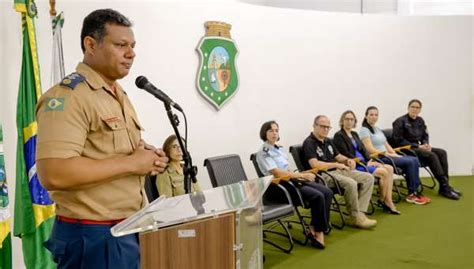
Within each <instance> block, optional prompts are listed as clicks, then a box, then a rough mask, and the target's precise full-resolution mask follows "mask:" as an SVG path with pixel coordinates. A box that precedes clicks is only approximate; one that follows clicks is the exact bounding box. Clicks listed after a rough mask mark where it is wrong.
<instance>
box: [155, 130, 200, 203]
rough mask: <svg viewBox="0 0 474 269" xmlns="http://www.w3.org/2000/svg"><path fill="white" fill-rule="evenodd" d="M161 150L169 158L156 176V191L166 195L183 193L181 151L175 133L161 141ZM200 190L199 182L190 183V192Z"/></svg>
mask: <svg viewBox="0 0 474 269" xmlns="http://www.w3.org/2000/svg"><path fill="white" fill-rule="evenodd" d="M163 151H164V152H165V153H166V156H168V158H169V163H168V167H167V168H166V169H165V171H163V173H161V174H158V176H157V177H156V187H157V188H158V193H159V194H160V196H161V195H166V196H167V197H171V196H177V195H183V194H185V193H186V192H185V190H184V173H183V164H182V161H183V152H182V151H181V147H180V146H179V143H178V139H177V137H176V135H170V136H168V138H166V140H165V142H164V143H163ZM196 191H201V187H200V186H199V184H198V183H197V182H196V183H192V185H191V192H196Z"/></svg>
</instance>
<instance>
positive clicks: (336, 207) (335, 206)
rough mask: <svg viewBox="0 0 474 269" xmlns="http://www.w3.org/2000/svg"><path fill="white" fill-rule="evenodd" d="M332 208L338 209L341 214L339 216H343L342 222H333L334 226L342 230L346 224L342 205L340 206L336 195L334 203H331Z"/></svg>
mask: <svg viewBox="0 0 474 269" xmlns="http://www.w3.org/2000/svg"><path fill="white" fill-rule="evenodd" d="M331 210H333V211H336V212H337V213H338V214H339V217H340V218H341V224H340V225H339V224H334V223H332V222H331V225H332V226H334V227H335V228H337V229H339V230H341V229H342V228H344V226H345V225H346V223H345V221H344V214H343V213H342V210H341V207H340V206H339V202H338V201H337V199H336V197H333V203H332V204H331Z"/></svg>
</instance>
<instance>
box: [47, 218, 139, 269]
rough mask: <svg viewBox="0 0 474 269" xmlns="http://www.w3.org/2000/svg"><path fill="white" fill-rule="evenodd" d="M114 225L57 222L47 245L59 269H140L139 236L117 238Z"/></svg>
mask: <svg viewBox="0 0 474 269" xmlns="http://www.w3.org/2000/svg"><path fill="white" fill-rule="evenodd" d="M112 226H113V225H88V224H80V223H67V222H62V221H59V220H58V219H56V221H55V222H54V227H53V231H52V233H51V237H50V238H49V240H48V241H46V242H45V243H44V246H45V247H46V248H47V249H48V250H49V251H50V252H51V253H52V256H53V260H54V262H55V263H57V264H58V269H63V268H64V269H65V268H74V269H75V268H78V269H80V268H92V269H93V268H110V269H112V268H113V269H117V268H118V269H122V268H123V269H129V268H130V269H134V268H137V269H138V268H140V247H139V244H138V237H137V234H132V235H127V236H123V237H114V236H112V234H111V233H110V228H111V227H112Z"/></svg>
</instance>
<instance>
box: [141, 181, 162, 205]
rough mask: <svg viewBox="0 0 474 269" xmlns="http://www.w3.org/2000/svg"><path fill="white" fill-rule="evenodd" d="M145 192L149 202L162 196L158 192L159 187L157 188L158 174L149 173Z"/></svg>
mask: <svg viewBox="0 0 474 269" xmlns="http://www.w3.org/2000/svg"><path fill="white" fill-rule="evenodd" d="M144 188H145V192H146V196H147V198H148V202H150V203H151V202H152V201H154V200H155V199H156V198H158V197H159V196H160V194H159V193H158V189H157V188H156V176H150V175H147V176H146V177H145V186H144Z"/></svg>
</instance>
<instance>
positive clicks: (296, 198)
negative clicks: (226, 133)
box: [250, 153, 311, 245]
mask: <svg viewBox="0 0 474 269" xmlns="http://www.w3.org/2000/svg"><path fill="white" fill-rule="evenodd" d="M250 160H251V161H252V164H253V167H254V168H255V172H257V175H258V176H259V177H263V176H265V175H264V174H263V173H262V171H261V170H260V167H259V166H258V163H257V154H256V153H253V154H251V155H250ZM280 185H282V186H283V187H285V189H286V190H287V191H288V193H289V194H290V197H291V201H292V202H293V206H294V207H295V212H296V215H297V216H298V221H294V220H287V221H286V223H287V226H288V228H290V229H291V227H292V226H291V223H297V224H300V225H301V228H302V229H303V234H308V233H309V232H310V231H311V229H310V228H309V225H308V224H307V223H306V221H305V218H309V219H310V218H311V216H309V215H303V214H301V212H300V210H299V208H298V207H300V206H301V207H303V208H304V209H309V208H310V207H309V204H308V203H307V202H306V201H305V200H304V199H303V196H302V195H301V192H300V190H299V189H298V188H297V187H296V186H295V184H293V182H291V181H280ZM293 241H295V242H297V243H298V244H300V245H306V244H307V243H308V238H307V237H305V239H304V240H303V241H301V240H298V239H295V238H293Z"/></svg>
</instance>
